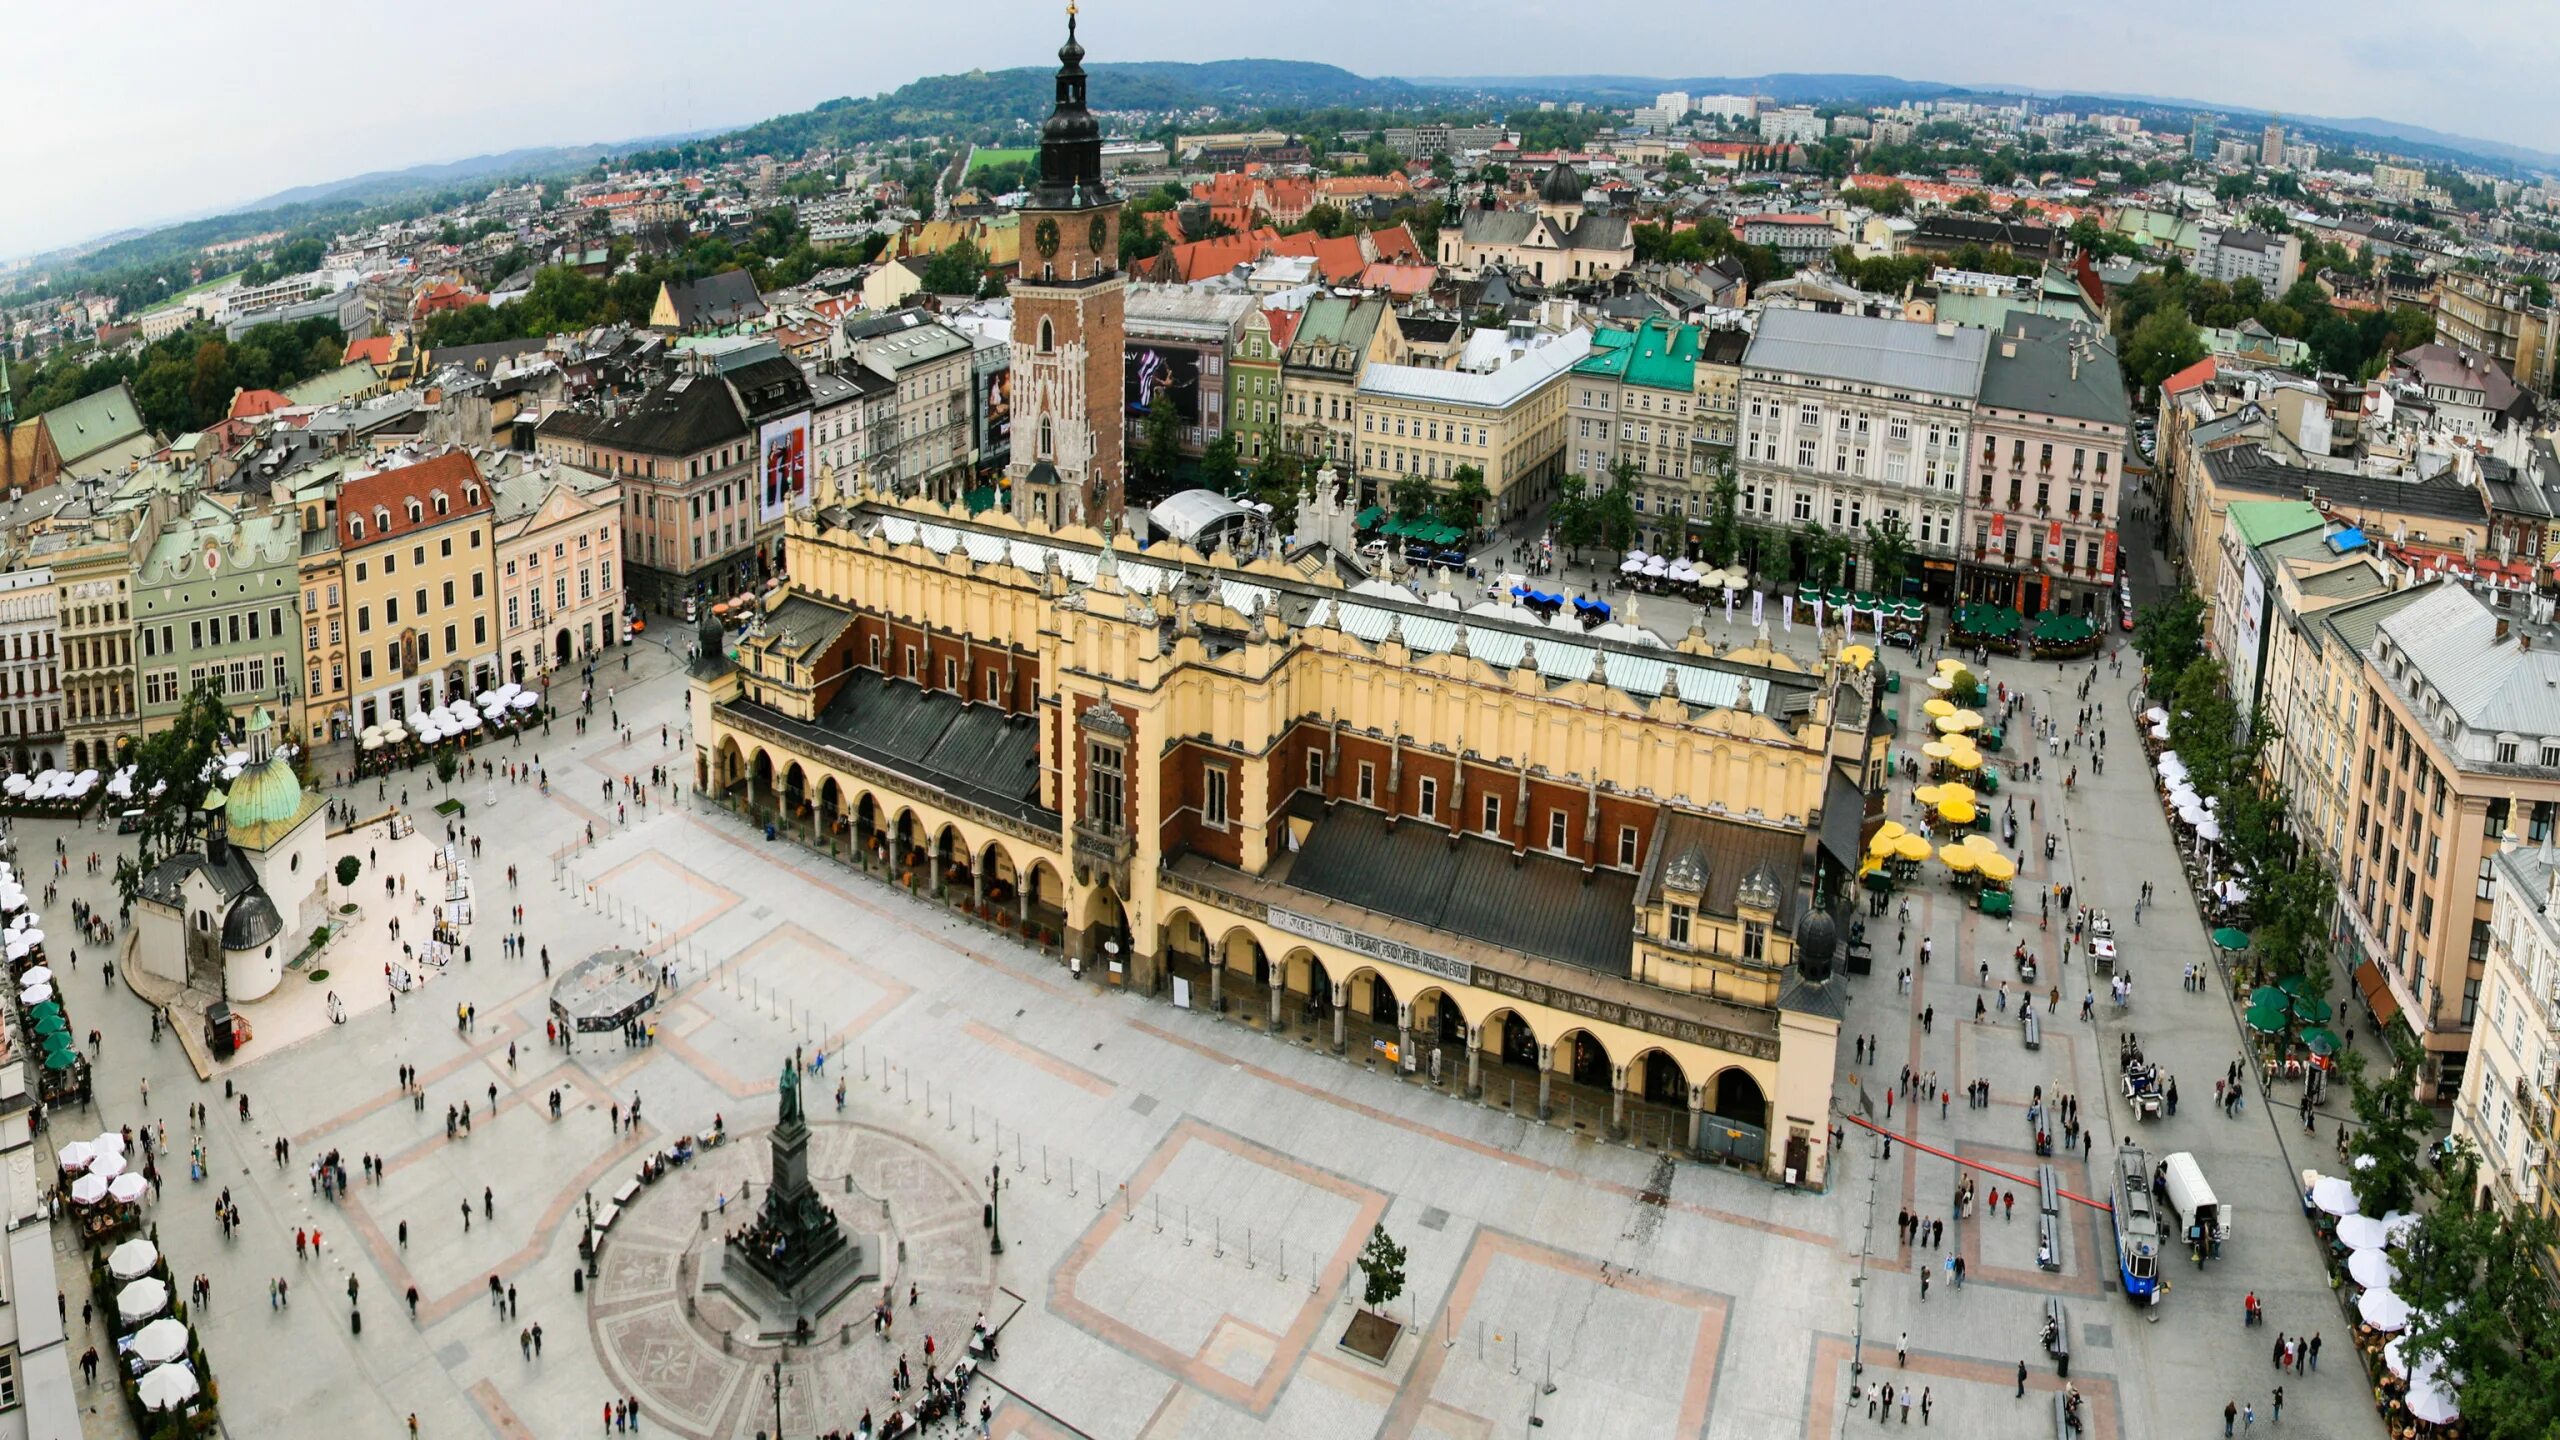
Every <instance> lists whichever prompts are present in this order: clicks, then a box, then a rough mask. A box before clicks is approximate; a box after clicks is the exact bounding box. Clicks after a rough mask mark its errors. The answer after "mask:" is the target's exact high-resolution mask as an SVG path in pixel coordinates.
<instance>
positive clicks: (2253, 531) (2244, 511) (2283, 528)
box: [2230, 500, 2321, 549]
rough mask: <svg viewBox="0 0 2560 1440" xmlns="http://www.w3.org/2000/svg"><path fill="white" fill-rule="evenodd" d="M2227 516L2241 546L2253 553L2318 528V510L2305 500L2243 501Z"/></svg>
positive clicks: (2233, 507) (2234, 506) (2319, 521)
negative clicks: (2236, 531)
mask: <svg viewBox="0 0 2560 1440" xmlns="http://www.w3.org/2000/svg"><path fill="white" fill-rule="evenodd" d="M2230 513H2231V523H2232V525H2233V526H2234V527H2235V528H2237V529H2238V531H2239V532H2240V543H2241V544H2243V545H2246V546H2249V547H2250V548H2252V549H2255V548H2256V547H2258V546H2260V545H2264V544H2266V543H2267V542H2268V541H2270V540H2282V539H2284V538H2285V537H2286V536H2288V535H2299V534H2301V533H2302V532H2303V531H2305V530H2317V529H2319V528H2320V526H2321V520H2320V507H2319V506H2317V505H2314V504H2312V503H2311V502H2310V501H2308V500H2242V501H2237V502H2235V503H2234V504H2233V505H2232V507H2231V512H2230Z"/></svg>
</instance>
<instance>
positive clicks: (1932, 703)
mask: <svg viewBox="0 0 2560 1440" xmlns="http://www.w3.org/2000/svg"><path fill="white" fill-rule="evenodd" d="M1920 713H1921V714H1923V715H1927V716H1930V717H1932V718H1935V717H1937V716H1941V715H1953V714H1954V713H1956V702H1954V701H1953V700H1950V699H1948V698H1947V697H1945V696H1944V695H1932V696H1930V697H1929V699H1928V700H1926V701H1925V702H1923V703H1922V704H1921V706H1920Z"/></svg>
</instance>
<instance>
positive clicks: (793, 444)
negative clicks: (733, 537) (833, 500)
mask: <svg viewBox="0 0 2560 1440" xmlns="http://www.w3.org/2000/svg"><path fill="white" fill-rule="evenodd" d="M756 453H757V457H758V458H759V459H760V460H761V461H762V462H763V464H762V465H761V466H760V467H759V468H758V469H757V472H756V473H757V474H758V475H759V476H760V477H761V478H762V483H763V487H764V493H763V503H762V504H760V505H759V506H758V507H757V510H756V515H757V518H758V520H759V521H772V520H779V519H781V518H782V515H783V512H784V511H786V510H790V509H792V508H793V507H795V506H800V505H806V504H808V503H809V417H808V415H807V413H806V412H803V413H801V414H798V415H792V416H787V417H785V418H783V419H780V420H768V421H766V422H765V424H764V426H763V428H761V429H760V430H758V431H757V432H756Z"/></svg>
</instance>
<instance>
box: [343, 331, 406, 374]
mask: <svg viewBox="0 0 2560 1440" xmlns="http://www.w3.org/2000/svg"><path fill="white" fill-rule="evenodd" d="M399 348H400V337H399V336H397V335H368V336H366V337H364V338H363V339H361V340H350V341H348V342H347V353H346V354H344V355H342V356H340V357H339V360H338V363H339V364H341V365H353V364H354V363H356V362H357V361H359V360H363V361H366V362H368V363H370V364H371V365H372V366H373V367H374V368H375V369H377V370H379V369H385V368H388V367H389V366H390V364H391V361H392V359H393V357H394V356H396V355H397V354H398V353H399Z"/></svg>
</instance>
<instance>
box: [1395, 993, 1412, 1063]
mask: <svg viewBox="0 0 2560 1440" xmlns="http://www.w3.org/2000/svg"><path fill="white" fill-rule="evenodd" d="M1412 1053H1413V1006H1412V1004H1411V1003H1410V1002H1407V1001H1403V1000H1399V1001H1397V1002H1396V1064H1395V1070H1396V1073H1397V1074H1399V1075H1401V1074H1403V1073H1404V1067H1405V1057H1407V1056H1409V1055H1411V1054H1412Z"/></svg>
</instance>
